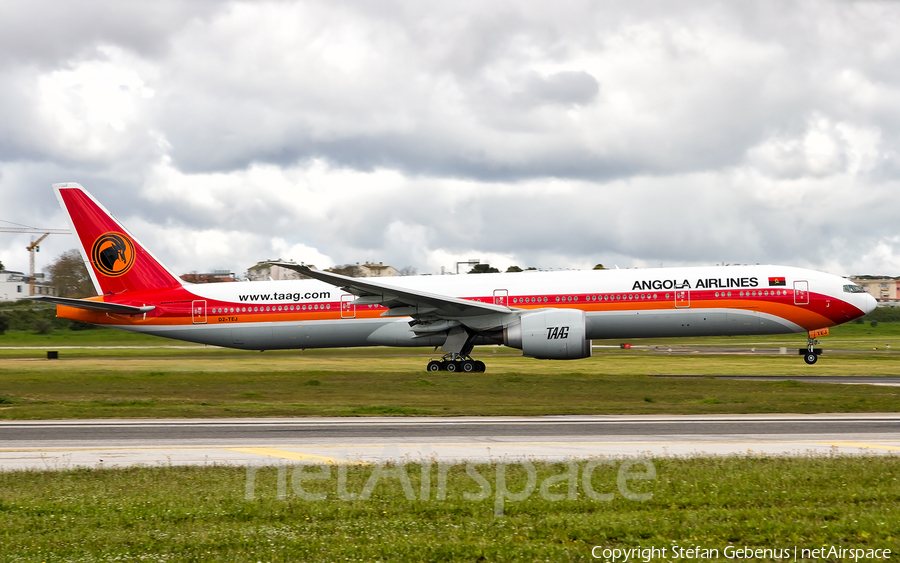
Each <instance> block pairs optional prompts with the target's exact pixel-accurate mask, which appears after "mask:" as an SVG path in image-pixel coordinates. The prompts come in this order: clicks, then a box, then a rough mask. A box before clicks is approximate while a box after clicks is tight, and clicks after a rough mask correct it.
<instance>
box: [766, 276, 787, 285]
mask: <svg viewBox="0 0 900 563" xmlns="http://www.w3.org/2000/svg"><path fill="white" fill-rule="evenodd" d="M779 285H781V286H783V285H787V280H785V279H784V278H769V287H774V286H779Z"/></svg>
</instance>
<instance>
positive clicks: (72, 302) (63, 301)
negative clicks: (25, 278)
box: [26, 295, 156, 315]
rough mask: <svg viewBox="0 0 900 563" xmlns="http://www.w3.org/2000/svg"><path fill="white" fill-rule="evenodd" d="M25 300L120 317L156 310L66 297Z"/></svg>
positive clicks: (44, 296) (41, 297)
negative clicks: (101, 312) (118, 315)
mask: <svg viewBox="0 0 900 563" xmlns="http://www.w3.org/2000/svg"><path fill="white" fill-rule="evenodd" d="M26 299H31V300H33V301H43V302H45V303H54V304H56V305H65V306H66V307H75V308H76V309H89V310H92V311H106V312H107V313H118V314H120V315H143V314H144V313H147V312H149V311H152V310H153V309H156V307H155V306H154V305H145V306H143V307H132V306H131V305H120V304H118V303H104V302H103V301H88V300H87V299H69V298H68V297H51V296H49V295H36V296H34V297H26Z"/></svg>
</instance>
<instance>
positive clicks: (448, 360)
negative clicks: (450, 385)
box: [425, 326, 485, 373]
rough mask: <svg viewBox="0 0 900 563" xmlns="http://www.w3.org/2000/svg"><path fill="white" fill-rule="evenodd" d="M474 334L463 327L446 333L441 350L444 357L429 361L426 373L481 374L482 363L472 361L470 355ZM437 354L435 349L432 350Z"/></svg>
mask: <svg viewBox="0 0 900 563" xmlns="http://www.w3.org/2000/svg"><path fill="white" fill-rule="evenodd" d="M475 336H476V335H475V332H469V331H468V330H466V328H465V327H463V326H455V327H453V328H451V329H450V330H449V331H448V333H447V340H446V341H445V342H444V345H443V346H442V347H441V349H442V350H443V351H444V352H447V353H446V354H444V357H442V358H441V359H440V360H431V361H430V362H428V366H427V367H426V368H425V369H427V370H428V371H450V372H456V371H462V372H465V373H475V372H483V371H484V369H485V367H484V362H480V361H478V360H473V359H472V356H470V355H469V354H471V353H472V348H473V347H474V346H473V342H474V341H475ZM434 350H435V352H437V347H436V346H435V348H434Z"/></svg>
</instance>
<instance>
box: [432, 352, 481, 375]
mask: <svg viewBox="0 0 900 563" xmlns="http://www.w3.org/2000/svg"><path fill="white" fill-rule="evenodd" d="M454 356H456V357H454ZM425 369H427V370H428V371H449V372H456V371H461V372H465V373H480V372H483V371H484V370H485V365H484V362H482V361H480V360H473V359H472V358H471V357H470V356H469V355H465V356H463V355H461V354H445V355H444V357H443V358H441V359H440V360H431V361H430V362H428V367H426V368H425Z"/></svg>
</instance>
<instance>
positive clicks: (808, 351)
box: [797, 336, 822, 366]
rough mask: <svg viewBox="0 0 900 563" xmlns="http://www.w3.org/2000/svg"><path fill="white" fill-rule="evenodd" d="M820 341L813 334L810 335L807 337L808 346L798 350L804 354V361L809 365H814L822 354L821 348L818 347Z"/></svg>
mask: <svg viewBox="0 0 900 563" xmlns="http://www.w3.org/2000/svg"><path fill="white" fill-rule="evenodd" d="M818 343H819V341H818V340H816V339H815V338H813V337H812V336H808V337H807V339H806V348H800V349H799V350H798V351H797V352H798V353H799V354H800V355H801V356H803V361H804V362H806V363H807V365H810V366H811V365H813V364H814V363H816V362H817V361H819V356H820V355H821V354H822V349H821V348H816V344H818Z"/></svg>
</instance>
